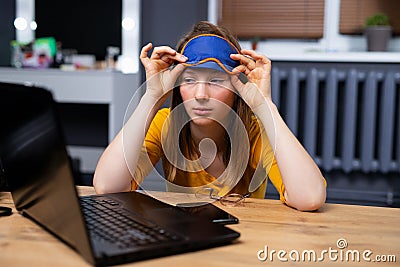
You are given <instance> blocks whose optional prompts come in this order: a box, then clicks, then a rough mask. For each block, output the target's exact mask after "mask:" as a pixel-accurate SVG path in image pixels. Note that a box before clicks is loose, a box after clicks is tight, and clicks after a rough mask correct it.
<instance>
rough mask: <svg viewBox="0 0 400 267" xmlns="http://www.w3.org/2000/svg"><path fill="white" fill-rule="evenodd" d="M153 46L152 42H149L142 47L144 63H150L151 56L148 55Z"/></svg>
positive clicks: (141, 53) (141, 54) (141, 56)
mask: <svg viewBox="0 0 400 267" xmlns="http://www.w3.org/2000/svg"><path fill="white" fill-rule="evenodd" d="M152 47H153V44H152V43H148V44H147V45H145V46H143V47H142V50H141V51H140V56H139V58H140V61H142V63H143V65H145V66H146V63H148V62H149V61H150V59H149V57H148V55H147V54H148V53H149V51H150V49H151V48H152Z"/></svg>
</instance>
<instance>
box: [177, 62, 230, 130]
mask: <svg viewBox="0 0 400 267" xmlns="http://www.w3.org/2000/svg"><path fill="white" fill-rule="evenodd" d="M180 84H181V85H180V93H181V96H182V100H183V104H184V106H185V109H186V112H187V113H188V115H189V117H190V118H191V120H192V122H193V123H196V124H198V125H208V124H210V123H215V121H220V120H223V119H224V118H226V116H227V114H228V113H229V111H230V108H232V106H233V103H234V101H235V93H234V90H233V86H232V84H231V82H230V77H229V75H228V74H226V73H224V72H220V71H217V70H213V69H202V68H187V69H186V70H185V71H184V72H183V73H182V76H181V83H180ZM211 118H212V119H211Z"/></svg>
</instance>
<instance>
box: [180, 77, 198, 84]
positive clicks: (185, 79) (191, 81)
mask: <svg viewBox="0 0 400 267" xmlns="http://www.w3.org/2000/svg"><path fill="white" fill-rule="evenodd" d="M183 82H184V83H195V82H196V80H195V79H193V78H183Z"/></svg>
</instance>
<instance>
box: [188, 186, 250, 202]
mask: <svg viewBox="0 0 400 267" xmlns="http://www.w3.org/2000/svg"><path fill="white" fill-rule="evenodd" d="M249 196H250V193H247V194H245V195H241V194H237V193H231V194H228V195H225V196H219V195H218V194H217V191H216V190H215V189H214V188H202V189H200V190H199V191H197V192H196V197H197V198H198V199H203V200H205V199H214V200H218V201H219V202H220V203H221V204H222V205H224V206H239V205H241V204H242V203H243V202H244V200H245V199H246V198H248V197H249Z"/></svg>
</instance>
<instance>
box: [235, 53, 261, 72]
mask: <svg viewBox="0 0 400 267" xmlns="http://www.w3.org/2000/svg"><path fill="white" fill-rule="evenodd" d="M231 58H232V59H233V60H238V61H240V64H241V65H243V66H245V67H247V68H248V69H250V70H253V69H254V68H255V67H256V62H255V60H254V59H253V58H251V57H250V56H247V55H244V54H231Z"/></svg>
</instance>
